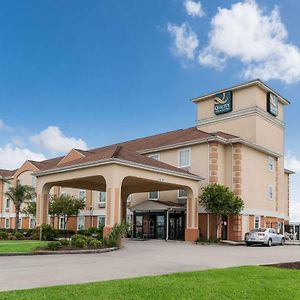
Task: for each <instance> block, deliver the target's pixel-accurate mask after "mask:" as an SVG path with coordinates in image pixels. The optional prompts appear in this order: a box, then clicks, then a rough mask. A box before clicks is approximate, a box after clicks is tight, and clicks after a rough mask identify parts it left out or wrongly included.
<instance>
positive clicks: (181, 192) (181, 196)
mask: <svg viewBox="0 0 300 300" xmlns="http://www.w3.org/2000/svg"><path fill="white" fill-rule="evenodd" d="M186 198H187V192H186V190H184V189H181V190H178V199H186Z"/></svg>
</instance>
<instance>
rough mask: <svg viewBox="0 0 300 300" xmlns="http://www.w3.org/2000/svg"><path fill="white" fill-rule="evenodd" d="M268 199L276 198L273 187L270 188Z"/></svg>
mask: <svg viewBox="0 0 300 300" xmlns="http://www.w3.org/2000/svg"><path fill="white" fill-rule="evenodd" d="M268 198H269V200H273V198H274V191H273V186H272V185H269V186H268Z"/></svg>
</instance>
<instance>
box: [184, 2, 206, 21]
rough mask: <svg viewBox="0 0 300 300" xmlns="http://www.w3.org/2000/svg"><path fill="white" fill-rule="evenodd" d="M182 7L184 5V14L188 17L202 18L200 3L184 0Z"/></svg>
mask: <svg viewBox="0 0 300 300" xmlns="http://www.w3.org/2000/svg"><path fill="white" fill-rule="evenodd" d="M183 5H184V8H185V11H186V13H187V14H188V15H189V16H192V17H199V18H201V17H203V16H204V11H203V9H202V4H201V2H196V1H193V0H185V1H184V3H183Z"/></svg>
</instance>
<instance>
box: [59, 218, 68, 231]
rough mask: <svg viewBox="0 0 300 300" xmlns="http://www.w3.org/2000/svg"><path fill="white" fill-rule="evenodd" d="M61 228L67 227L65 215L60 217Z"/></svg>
mask: <svg viewBox="0 0 300 300" xmlns="http://www.w3.org/2000/svg"><path fill="white" fill-rule="evenodd" d="M59 229H61V230H64V229H66V228H65V218H64V217H60V218H59Z"/></svg>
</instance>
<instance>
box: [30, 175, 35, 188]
mask: <svg viewBox="0 0 300 300" xmlns="http://www.w3.org/2000/svg"><path fill="white" fill-rule="evenodd" d="M31 186H32V187H36V177H35V176H31Z"/></svg>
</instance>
